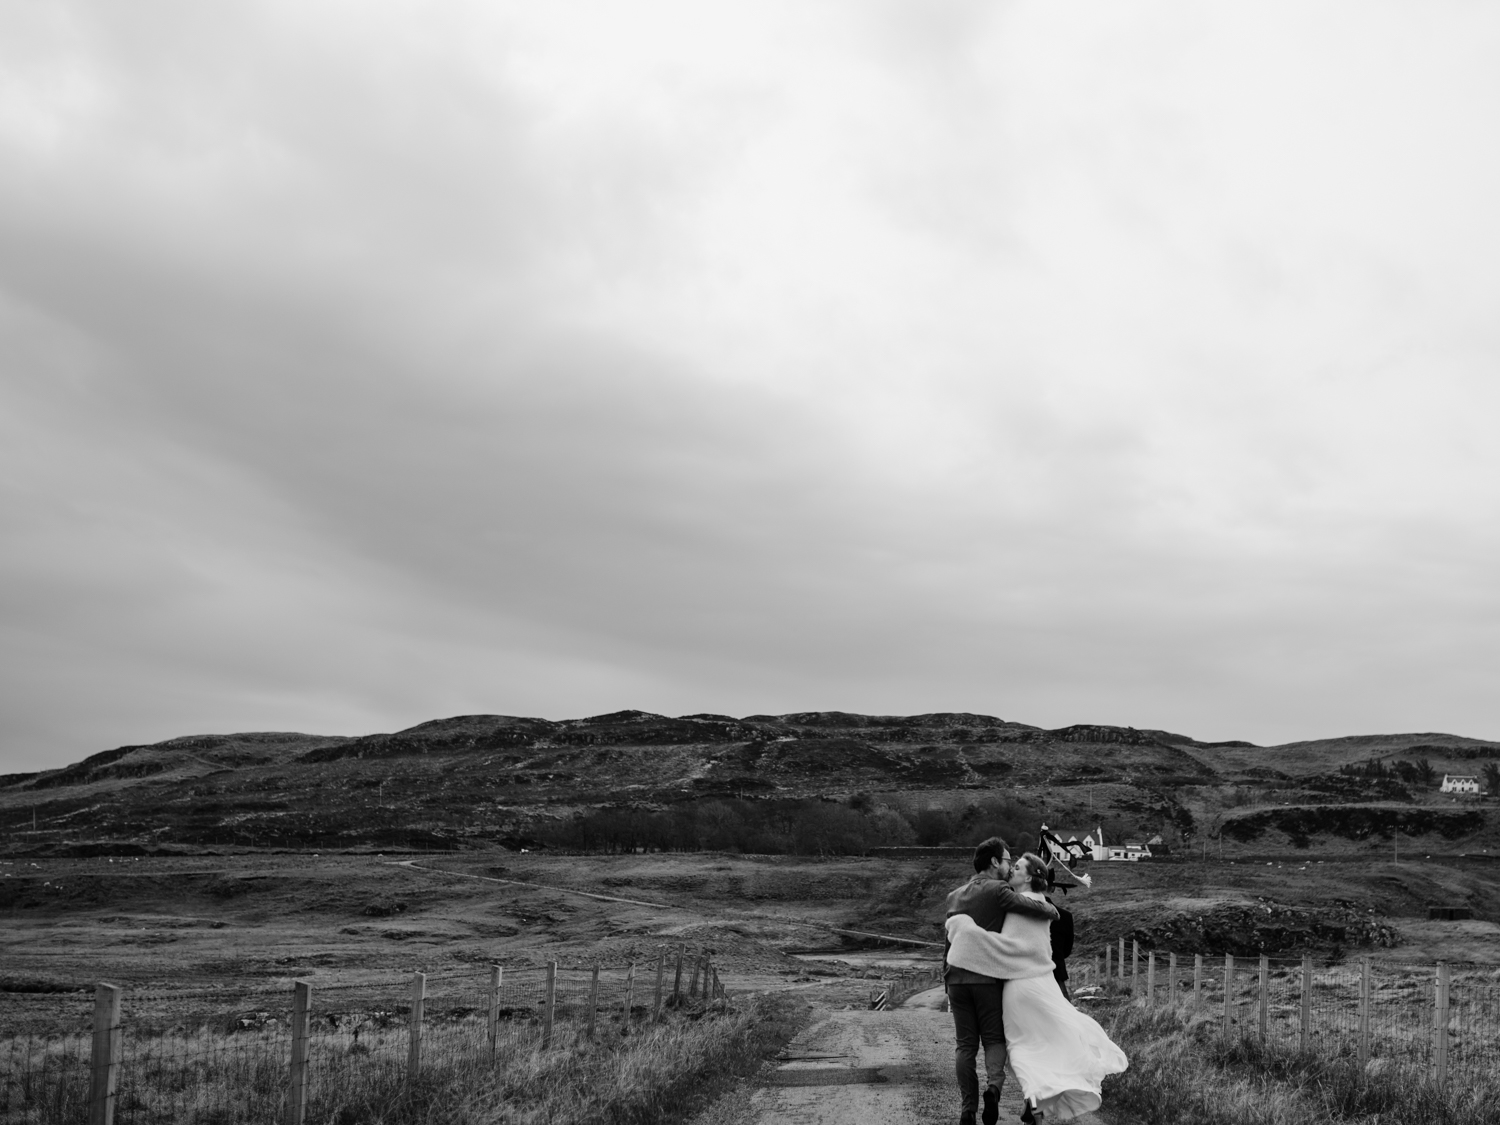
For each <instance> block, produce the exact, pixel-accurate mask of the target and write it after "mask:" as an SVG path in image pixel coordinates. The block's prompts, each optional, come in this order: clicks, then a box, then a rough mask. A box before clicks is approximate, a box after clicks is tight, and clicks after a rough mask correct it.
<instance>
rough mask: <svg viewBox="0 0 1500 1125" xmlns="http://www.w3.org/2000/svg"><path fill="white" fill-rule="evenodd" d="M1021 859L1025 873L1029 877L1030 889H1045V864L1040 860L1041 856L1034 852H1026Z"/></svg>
mask: <svg viewBox="0 0 1500 1125" xmlns="http://www.w3.org/2000/svg"><path fill="white" fill-rule="evenodd" d="M1021 859H1022V861H1023V862H1024V863H1025V864H1026V874H1027V875H1029V876H1030V877H1031V889H1032V890H1034V891H1045V890H1046V889H1047V865H1046V864H1045V863H1043V862H1042V857H1041V856H1039V855H1037V854H1036V853H1035V852H1027V853H1026V854H1025V855H1023V856H1022V857H1021Z"/></svg>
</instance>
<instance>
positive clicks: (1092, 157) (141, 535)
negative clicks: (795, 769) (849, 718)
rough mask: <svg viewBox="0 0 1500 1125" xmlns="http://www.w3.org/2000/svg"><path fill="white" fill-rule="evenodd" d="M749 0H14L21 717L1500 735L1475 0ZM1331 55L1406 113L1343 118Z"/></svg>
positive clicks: (1490, 339)
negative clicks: (987, 718) (1045, 11)
mask: <svg viewBox="0 0 1500 1125" xmlns="http://www.w3.org/2000/svg"><path fill="white" fill-rule="evenodd" d="M1439 9H1441V11H1439ZM1332 10H1333V9H1332V8H1330V9H1329V11H1330V12H1331V11H1332ZM1071 11H1072V10H1071V9H1070V12H1071ZM1466 13H1467V14H1466ZM735 18H736V19H738V20H740V21H741V23H740V24H739V25H735V26H722V25H721V24H720V23H717V22H715V21H714V20H712V19H708V18H707V17H705V16H704V15H703V13H702V12H699V11H698V10H697V9H674V8H672V7H670V6H666V7H662V8H653V7H646V8H639V9H632V11H631V13H630V15H629V16H624V15H622V14H621V12H620V11H619V10H618V9H616V8H614V7H613V6H608V5H606V6H602V7H598V8H593V9H590V10H589V11H588V12H587V13H586V18H584V17H583V16H581V15H580V13H572V14H571V16H570V17H569V18H568V19H564V18H563V16H561V15H559V14H550V15H549V14H544V13H542V12H540V11H536V10H532V9H528V8H522V7H513V8H496V7H493V6H487V5H486V6H480V5H475V6H465V5H455V6H449V7H445V8H444V9H442V11H441V12H433V11H432V10H431V9H428V8H420V9H419V8H417V7H414V6H406V5H399V4H393V5H375V6H360V7H358V8H357V9H356V8H351V7H344V6H338V5H275V4H251V3H246V4H241V5H230V6H215V7H213V8H203V7H202V6H195V5H177V4H160V5H155V6H149V5H148V6H142V5H131V6H130V7H128V8H98V7H97V6H91V5H76V6H72V7H70V6H67V5H52V6H49V7H48V9H47V11H45V12H43V11H40V10H28V11H20V10H13V11H11V12H9V13H7V15H6V16H5V17H3V19H4V25H5V26H4V28H3V30H0V43H4V44H5V46H3V47H0V72H3V73H6V74H7V75H9V77H8V78H7V79H6V80H5V81H6V83H7V87H8V92H7V96H6V97H4V98H3V99H0V101H3V102H4V104H5V105H7V106H8V107H9V108H8V109H6V110H3V111H0V472H3V476H0V505H3V519H4V526H5V528H6V535H5V541H4V545H3V548H0V607H3V616H0V635H3V650H0V652H3V661H4V669H3V670H4V675H3V677H0V682H3V685H4V686H3V688H0V693H3V699H0V715H3V719H0V768H6V767H9V768H26V767H38V766H41V765H45V764H49V763H56V762H59V761H62V760H67V759H72V758H76V757H78V756H81V755H82V754H84V753H87V752H91V751H93V750H96V749H99V748H102V747H104V746H108V745H114V744H118V743H122V742H128V741H139V740H145V739H154V738H162V737H168V736H171V735H175V734H182V733H188V732H192V731H201V730H228V729H251V728H259V729H278V728H279V729H287V728H300V729H313V730H327V731H337V732H360V731H365V730H370V729H381V728H385V729H389V728H393V727H397V726H402V725H406V724H409V723H412V722H416V721H420V720H423V719H426V718H431V717H434V716H437V715H443V714H450V713H458V712H471V711H500V712H509V713H520V714H540V715H546V716H551V717H562V716H569V715H579V714H587V713H597V712H601V711H606V710H611V709H614V708H618V707H642V708H647V709H652V710H660V711H667V712H688V711H703V710H710V711H719V712H739V713H750V712H768V711H778V710H794V709H809V708H841V709H847V710H863V711H875V712H919V711H930V710H938V709H962V710H977V711H989V712H993V713H999V714H1003V715H1005V716H1006V717H1010V718H1016V719H1021V720H1025V721H1032V722H1038V723H1046V724H1062V723H1065V722H1073V721H1104V722H1120V723H1132V724H1135V725H1141V726H1163V727H1171V728H1174V729H1183V730H1186V731H1188V732H1190V733H1194V734H1197V735H1199V736H1200V737H1206V738H1212V737H1218V738H1229V737H1248V738H1254V739H1261V740H1278V739H1290V738H1294V737H1311V736H1316V735H1324V734H1336V733H1350V732H1355V731H1365V730H1392V729H1427V728H1441V729H1449V730H1456V731H1460V732H1462V733H1466V734H1471V735H1481V736H1484V735H1488V736H1494V734H1495V730H1494V728H1495V725H1496V721H1497V716H1496V712H1495V709H1494V704H1493V699H1492V696H1493V692H1492V691H1491V690H1490V689H1489V681H1490V680H1491V679H1493V675H1494V673H1495V671H1496V670H1497V665H1500V651H1497V644H1496V625H1497V617H1500V604H1497V602H1500V599H1497V594H1496V587H1495V584H1494V582H1493V580H1492V578H1491V577H1490V575H1491V573H1492V572H1493V571H1494V569H1495V564H1496V535H1495V533H1494V531H1493V530H1492V529H1493V527H1494V526H1495V523H1494V520H1493V518H1492V516H1493V514H1494V508H1495V501H1496V498H1497V496H1496V488H1497V486H1496V483H1495V482H1496V481H1497V480H1500V473H1496V471H1495V470H1496V468H1497V465H1496V455H1495V453H1494V450H1493V444H1492V441H1491V439H1490V436H1489V428H1490V426H1489V420H1490V419H1492V418H1493V417H1494V408H1495V407H1496V406H1497V405H1500V404H1497V401H1496V398H1497V393H1496V391H1495V389H1494V384H1493V380H1492V378H1491V374H1492V371H1493V367H1494V363H1495V361H1496V359H1497V358H1500V340H1497V339H1496V337H1495V334H1494V332H1493V325H1492V324H1491V323H1490V316H1489V311H1488V310H1489V309H1492V308H1493V298H1494V297H1495V296H1496V295H1497V289H1500V285H1497V275H1496V267H1495V265H1494V263H1495V262H1496V261H1497V260H1500V256H1497V255H1496V254H1495V251H1496V250H1497V249H1500V245H1497V244H1500V237H1497V235H1500V228H1497V224H1496V221H1495V220H1494V219H1493V217H1491V215H1490V213H1489V212H1490V210H1491V208H1490V207H1489V206H1488V204H1487V202H1486V203H1482V202H1481V201H1486V200H1488V199H1490V198H1492V197H1493V196H1492V194H1491V193H1490V189H1492V188H1500V182H1497V181H1500V168H1497V165H1496V161H1495V160H1494V159H1493V158H1491V157H1489V156H1486V155H1485V154H1483V153H1476V152H1474V151H1472V148H1471V146H1466V142H1464V140H1463V133H1462V130H1459V129H1456V128H1454V127H1453V125H1452V122H1451V118H1452V117H1453V115H1455V114H1457V115H1460V116H1462V117H1463V118H1464V120H1467V121H1469V122H1470V123H1471V124H1473V125H1474V126H1475V127H1476V128H1479V127H1482V126H1485V125H1492V123H1493V118H1494V115H1495V113H1496V111H1497V110H1500V91H1497V88H1496V83H1495V82H1494V81H1493V79H1492V76H1490V75H1489V74H1488V69H1487V67H1486V65H1484V64H1483V60H1482V58H1481V57H1480V56H1479V55H1476V54H1475V53H1474V52H1473V49H1472V43H1473V42H1474V41H1475V40H1476V39H1479V40H1482V41H1487V42H1493V41H1494V40H1495V39H1496V38H1497V32H1496V27H1495V25H1494V21H1492V20H1488V18H1487V17H1485V16H1484V15H1483V14H1482V13H1478V12H1470V11H1468V10H1467V9H1466V10H1465V11H1463V12H1461V11H1460V10H1459V9H1458V8H1457V7H1449V6H1444V5H1440V6H1438V8H1434V9H1431V10H1429V11H1428V12H1424V13H1422V14H1410V15H1409V16H1407V17H1399V18H1398V17H1397V16H1396V15H1394V14H1392V13H1384V14H1382V15H1381V16H1380V17H1379V18H1376V19H1372V20H1371V21H1368V22H1367V23H1366V24H1365V25H1364V26H1363V29H1362V30H1361V31H1360V32H1359V33H1358V34H1356V35H1354V36H1353V39H1352V41H1350V42H1348V43H1341V44H1338V45H1337V46H1338V48H1339V49H1337V50H1334V49H1333V47H1334V44H1332V43H1331V41H1330V40H1329V38H1328V36H1329V35H1330V34H1331V31H1332V28H1333V27H1334V26H1339V25H1337V24H1336V23H1335V24H1328V25H1326V26H1325V25H1323V24H1321V23H1319V21H1318V20H1312V21H1311V22H1309V23H1308V24H1307V25H1306V26H1305V27H1301V28H1300V29H1299V30H1297V31H1296V32H1295V33H1289V36H1288V37H1287V38H1286V39H1284V40H1283V41H1277V42H1274V43H1272V45H1271V46H1270V47H1267V38H1266V37H1267V36H1269V35H1271V31H1270V27H1271V26H1272V25H1275V24H1276V17H1275V15H1274V13H1267V14H1261V15H1258V16H1256V17H1255V18H1254V19H1250V20H1249V21H1248V22H1246V17H1245V16H1244V15H1243V14H1240V15H1235V16H1223V17H1219V16H1210V15H1207V14H1204V13H1201V12H1198V11H1196V10H1195V9H1190V8H1188V7H1182V6H1174V5H1161V6H1158V7H1156V8H1151V9H1148V10H1146V11H1144V12H1143V13H1141V14H1140V16H1139V19H1140V21H1141V25H1140V26H1136V27H1130V28H1123V29H1122V27H1121V26H1120V24H1119V22H1118V21H1119V19H1120V16H1119V15H1118V13H1114V14H1112V13H1111V12H1110V11H1109V10H1108V9H1107V8H1105V7H1102V6H1085V7H1084V8H1083V9H1079V10H1078V11H1076V12H1072V14H1071V15H1069V16H1068V17H1067V18H1063V17H1061V16H1052V17H1048V16H1044V15H1042V14H1041V13H1039V12H1038V11H1036V10H1035V9H1028V8H1025V7H1023V6H1017V7H1009V8H1000V9H995V10H994V11H990V10H989V9H988V8H981V7H979V6H969V5H952V6H951V7H950V8H949V9H945V14H944V15H943V16H942V18H941V19H937V18H936V17H933V16H930V15H929V14H928V13H927V10H926V9H923V10H922V11H920V12H919V11H918V10H917V9H916V8H914V7H908V6H906V5H890V6H886V7H885V8H882V9H873V8H866V7H864V6H851V7H849V8H845V7H842V6H839V5H812V6H808V5H792V6H788V7H786V8H784V9H782V8H776V7H774V6H773V7H771V8H767V9H765V10H764V11H762V12H760V13H759V14H758V15H756V16H754V17H748V16H744V15H741V16H738V17H735ZM1220 19H1223V20H1227V21H1230V23H1231V24H1232V26H1228V25H1223V24H1220V23H1216V22H1215V21H1216V20H1220ZM1402 19H1407V20H1409V23H1408V24H1403V23H1401V20H1402ZM914 26H915V27H916V28H918V29H920V30H921V32H922V34H920V35H919V34H915V33H914V32H913V27H914ZM1143 28H1146V29H1154V31H1152V30H1143ZM1414 30H1416V31H1420V32H1421V35H1418V36H1415V37H1413V36H1412V35H1411V34H1410V33H1411V32H1413V31H1414ZM1273 38H1274V37H1273ZM1325 46H1326V47H1328V48H1329V50H1328V51H1327V52H1323V51H1322V48H1323V47H1325ZM1265 49H1269V50H1271V51H1272V52H1273V56H1274V57H1275V58H1276V59H1278V60H1279V62H1280V63H1281V64H1282V67H1283V73H1284V75H1285V78H1286V84H1287V85H1289V86H1290V87H1291V90H1292V93H1293V94H1298V93H1300V95H1301V96H1302V97H1303V98H1304V101H1303V102H1301V103H1300V104H1297V103H1295V102H1294V101H1293V100H1287V99H1289V98H1290V97H1291V95H1287V94H1284V93H1282V92H1278V91H1268V92H1267V93H1266V95H1265V97H1263V98H1261V99H1260V100H1259V101H1251V102H1246V101H1245V99H1244V95H1243V89H1242V87H1241V86H1240V85H1238V84H1237V76H1239V75H1242V74H1243V72H1244V70H1245V68H1246V67H1248V66H1250V63H1251V60H1250V58H1249V57H1248V55H1247V52H1250V53H1253V52H1254V51H1256V50H1265ZM1390 50H1396V51H1397V52H1398V53H1400V56H1401V58H1402V60H1403V62H1404V63H1405V64H1406V70H1405V71H1402V72H1401V73H1399V74H1397V75H1396V76H1395V77H1391V76H1389V75H1384V76H1382V75H1378V74H1375V73H1374V72H1373V71H1372V70H1371V68H1370V65H1369V62H1368V60H1370V59H1372V58H1375V57H1378V56H1379V55H1380V54H1381V52H1382V51H1387V52H1388V51H1390ZM1205 53H1207V54H1209V55H1214V54H1217V55H1218V56H1219V59H1218V61H1219V63H1220V64H1221V65H1220V66H1219V67H1218V68H1217V69H1215V68H1213V67H1209V68H1206V69H1205V67H1204V65H1203V64H1202V61H1201V59H1202V56H1203V55H1204V54H1205ZM1310 60H1316V61H1317V65H1316V66H1314V65H1313V64H1312V62H1311V61H1310ZM1043 64H1046V65H1043ZM1334 66H1337V67H1339V68H1342V69H1340V70H1339V72H1338V77H1340V78H1341V79H1342V80H1343V81H1344V82H1346V83H1347V84H1349V85H1351V86H1352V87H1353V88H1354V89H1355V90H1358V91H1363V92H1364V93H1366V94H1368V96H1369V99H1370V101H1369V104H1371V105H1374V106H1376V107H1377V108H1378V107H1379V106H1381V105H1385V104H1387V103H1400V104H1403V105H1405V104H1407V102H1408V101H1410V100H1411V99H1413V98H1414V99H1416V103H1417V104H1416V105H1415V107H1414V108H1410V107H1409V108H1408V109H1406V110H1405V111H1403V115H1402V116H1399V117H1393V118H1392V119H1391V121H1390V122H1389V125H1388V128H1387V129H1386V132H1385V133H1384V135H1383V136H1380V137H1375V136H1372V135H1371V132H1370V129H1369V127H1368V124H1367V122H1366V120H1365V112H1364V110H1362V109H1361V107H1360V104H1359V103H1358V101H1357V99H1355V100H1350V99H1349V98H1347V97H1345V96H1344V95H1342V94H1340V95H1337V96H1335V95H1333V94H1328V93H1326V91H1325V77H1324V76H1322V75H1320V74H1319V73H1318V67H1334ZM1221 72H1222V73H1221ZM1436 74H1441V75H1442V76H1443V77H1442V80H1441V81H1437V80H1436V79H1434V78H1433V76H1434V75H1436ZM1429 79H1432V80H1431V81H1429ZM1389 85H1394V87H1395V90H1394V91H1392V90H1388V89H1387V86H1389ZM1403 97H1404V98H1405V99H1406V101H1402V98H1403ZM1433 122H1439V123H1441V124H1438V125H1433V124H1432V123H1433ZM1318 137H1325V138H1328V137H1331V138H1333V139H1334V140H1333V141H1332V142H1330V146H1331V147H1332V148H1333V149H1334V150H1335V151H1334V152H1332V153H1331V154H1330V153H1329V152H1327V151H1324V150H1322V149H1318V148H1317V147H1316V145H1315V143H1314V142H1315V140H1316V138H1318ZM1403 158H1404V160H1405V164H1404V166H1403V165H1402V159H1403ZM1393 169H1394V170H1393ZM1356 187H1357V188H1359V189H1360V192H1361V195H1360V197H1359V198H1358V200H1356V201H1355V202H1353V203H1349V202H1347V201H1348V199H1349V198H1350V197H1349V196H1348V194H1347V191H1348V189H1353V188H1356ZM1340 188H1343V189H1346V194H1342V195H1341V194H1340V190H1339V189H1340ZM1370 196H1374V199H1373V200H1372V199H1370V198H1368V197H1370Z"/></svg>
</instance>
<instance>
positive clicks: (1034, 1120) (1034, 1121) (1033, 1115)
mask: <svg viewBox="0 0 1500 1125" xmlns="http://www.w3.org/2000/svg"><path fill="white" fill-rule="evenodd" d="M1046 1116H1047V1115H1046V1114H1045V1113H1043V1112H1042V1111H1041V1110H1039V1109H1034V1108H1032V1105H1031V1103H1030V1102H1025V1103H1023V1105H1022V1107H1021V1121H1022V1122H1023V1123H1024V1125H1042V1118H1044V1117H1046Z"/></svg>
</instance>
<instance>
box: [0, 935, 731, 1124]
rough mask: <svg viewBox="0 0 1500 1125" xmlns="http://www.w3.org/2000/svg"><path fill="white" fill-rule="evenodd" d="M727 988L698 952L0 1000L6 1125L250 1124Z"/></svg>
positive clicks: (498, 1063) (320, 1114)
mask: <svg viewBox="0 0 1500 1125" xmlns="http://www.w3.org/2000/svg"><path fill="white" fill-rule="evenodd" d="M727 995H728V994H727V992H726V990H725V989H724V987H723V985H722V983H721V982H720V981H719V976H718V971H717V969H716V967H715V966H714V965H713V963H712V961H711V960H710V959H709V957H708V955H707V954H706V953H698V954H695V955H692V956H689V954H688V952H687V950H686V949H685V948H682V947H679V948H676V949H674V950H670V951H669V950H666V949H663V950H662V951H661V952H660V954H659V955H658V957H657V958H656V959H654V960H653V961H651V962H650V963H647V964H637V965H628V966H587V967H576V966H560V965H558V964H557V963H555V962H552V963H549V964H547V965H545V966H539V967H522V968H517V969H505V968H503V967H501V966H492V967H490V968H489V969H488V970H486V971H484V972H483V974H481V973H480V972H466V973H450V974H443V975H434V976H428V975H426V974H422V973H416V974H412V975H411V976H410V977H409V978H408V979H406V980H405V981H401V982H393V981H392V980H390V979H389V978H387V979H385V980H380V981H364V982H358V983H354V982H349V983H333V984H319V985H317V986H316V987H314V986H312V985H310V984H308V983H307V982H305V981H298V982H296V983H295V985H294V987H293V988H291V989H287V988H280V989H261V990H234V989H200V990H185V989H184V990H170V991H159V992H152V991H144V990H142V991H131V992H126V991H125V990H123V989H120V988H118V987H116V986H114V985H109V984H101V985H100V986H99V987H98V988H97V989H96V991H95V993H94V994H93V995H89V994H87V993H77V992H75V993H62V994H43V995H35V994H27V993H0V1122H3V1123H5V1125H11V1123H15V1125H84V1123H85V1122H87V1123H88V1125H157V1123H160V1122H173V1123H179V1122H180V1123H189V1125H242V1123H243V1125H251V1123H255V1125H263V1123H266V1122H273V1121H275V1122H287V1123H288V1125H301V1123H302V1122H304V1121H308V1120H329V1119H331V1118H333V1117H334V1116H336V1115H337V1113H338V1111H339V1108H340V1107H341V1106H343V1105H347V1104H351V1103H352V1102H357V1101H365V1102H368V1101H369V1100H370V1099H371V1098H372V1097H375V1096H388V1097H392V1098H395V1097H401V1096H407V1095H408V1093H409V1091H410V1090H411V1089H412V1086H413V1082H412V1079H413V1078H414V1077H415V1076H416V1075H418V1074H421V1073H423V1072H424V1071H429V1070H446V1071H459V1072H466V1071H471V1072H473V1074H474V1075H475V1077H482V1076H486V1075H490V1074H493V1073H495V1071H496V1070H497V1068H500V1067H503V1066H504V1065H505V1064H506V1062H507V1061H508V1060H512V1059H515V1058H516V1057H518V1056H519V1055H521V1054H524V1053H526V1052H533V1051H539V1050H548V1049H557V1050H563V1049H568V1048H570V1047H572V1046H573V1045H574V1044H576V1043H578V1042H579V1041H580V1040H583V1039H595V1038H596V1037H599V1036H604V1035H615V1036H621V1035H629V1034H631V1032H632V1029H634V1028H637V1027H639V1026H640V1025H643V1024H646V1023H650V1022H655V1021H657V1020H660V1019H662V1018H663V1017H664V1015H665V1013H666V1012H667V1011H668V1010H670V1009H674V1008H682V1007H686V1006H690V1005H691V1006H695V1007H696V1006H700V1005H710V1004H714V1003H717V1002H719V1001H722V1000H724V999H725V998H726V997H727Z"/></svg>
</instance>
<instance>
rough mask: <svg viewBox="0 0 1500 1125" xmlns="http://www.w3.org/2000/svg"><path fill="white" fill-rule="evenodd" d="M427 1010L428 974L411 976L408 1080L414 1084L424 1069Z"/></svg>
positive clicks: (407, 1058)
mask: <svg viewBox="0 0 1500 1125" xmlns="http://www.w3.org/2000/svg"><path fill="white" fill-rule="evenodd" d="M426 1008H427V974H426V973H413V974H412V975H411V1041H410V1043H409V1045H408V1046H407V1049H406V1080H407V1081H408V1082H413V1081H415V1080H416V1077H417V1074H418V1073H419V1072H420V1071H421V1069H422V1020H423V1017H424V1013H425V1011H426Z"/></svg>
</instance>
